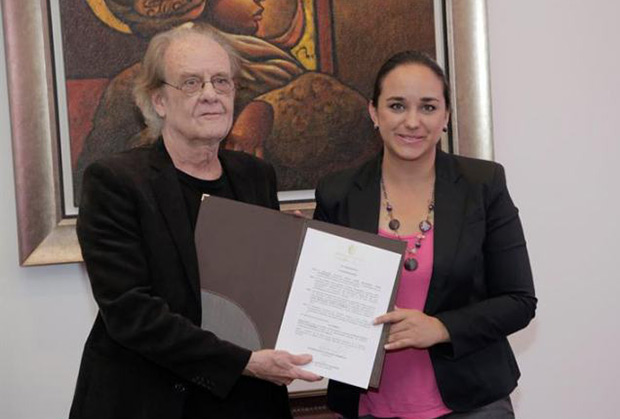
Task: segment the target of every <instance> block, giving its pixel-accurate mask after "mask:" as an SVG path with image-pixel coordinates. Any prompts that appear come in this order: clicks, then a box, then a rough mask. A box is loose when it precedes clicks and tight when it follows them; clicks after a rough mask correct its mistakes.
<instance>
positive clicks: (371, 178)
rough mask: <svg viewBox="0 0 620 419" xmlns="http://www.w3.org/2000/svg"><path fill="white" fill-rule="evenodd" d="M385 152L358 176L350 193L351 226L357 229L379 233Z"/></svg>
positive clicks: (349, 215) (349, 211)
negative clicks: (382, 169) (382, 166)
mask: <svg viewBox="0 0 620 419" xmlns="http://www.w3.org/2000/svg"><path fill="white" fill-rule="evenodd" d="M382 158H383V153H379V154H378V156H377V158H376V159H374V160H371V161H370V162H368V163H367V165H366V166H365V167H364V168H363V169H362V172H361V173H360V175H359V176H357V180H356V181H355V186H356V187H355V188H352V189H351V192H350V194H349V207H348V217H349V226H350V227H351V228H355V229H357V230H362V231H367V232H369V233H373V234H377V233H378V231H379V210H380V205H381V187H380V179H381V160H382Z"/></svg>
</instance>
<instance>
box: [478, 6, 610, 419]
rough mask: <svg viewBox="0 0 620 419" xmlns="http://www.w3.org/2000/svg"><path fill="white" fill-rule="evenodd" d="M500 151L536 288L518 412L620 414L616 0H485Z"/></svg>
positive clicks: (518, 343)
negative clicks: (535, 307) (535, 308)
mask: <svg viewBox="0 0 620 419" xmlns="http://www.w3.org/2000/svg"><path fill="white" fill-rule="evenodd" d="M488 14H489V23H490V30H489V37H490V47H491V51H490V55H491V57H490V58H491V82H492V89H493V112H494V114H493V118H494V125H495V127H494V131H495V145H496V160H498V161H500V162H502V163H504V164H505V166H506V169H507V174H508V182H509V186H510V188H511V191H512V195H513V198H514V200H515V201H516V202H517V204H518V206H519V207H520V209H521V215H522V219H523V222H524V225H525V229H526V236H527V239H528V242H529V249H530V254H531V258H532V265H533V269H534V272H535V278H536V289H537V293H538V297H539V306H538V307H539V308H538V312H537V319H536V320H535V321H534V323H533V324H532V325H531V327H530V328H529V329H526V330H525V331H523V332H521V333H519V334H517V335H516V336H514V338H513V339H512V342H513V343H514V346H515V347H516V350H517V356H518V359H519V361H520V365H521V369H522V372H523V378H522V380H521V382H520V388H519V390H518V392H517V394H516V397H515V399H516V404H517V409H518V410H517V412H518V413H519V415H520V417H523V418H531V419H537V418H592V417H597V418H614V417H618V413H617V411H618V408H617V406H616V404H617V397H618V390H619V389H620V387H619V386H618V384H617V383H618V374H620V361H619V357H618V353H620V333H619V331H620V322H619V319H620V305H619V304H618V303H617V300H618V298H619V297H620V274H619V270H618V263H619V261H620V257H619V255H618V251H619V250H620V246H619V245H618V238H620V223H619V222H618V214H620V194H619V191H620V188H619V187H618V181H619V180H620V164H619V161H618V157H619V156H620V135H619V134H618V132H619V124H618V123H619V119H620V118H619V117H618V115H619V113H620V100H619V98H620V82H619V78H618V77H619V76H620V48H619V47H618V42H619V41H620V25H618V23H617V20H618V17H619V16H620V3H619V2H617V1H613V0H590V1H588V0H580V1H579V0H519V1H504V0H490V1H489V3H488Z"/></svg>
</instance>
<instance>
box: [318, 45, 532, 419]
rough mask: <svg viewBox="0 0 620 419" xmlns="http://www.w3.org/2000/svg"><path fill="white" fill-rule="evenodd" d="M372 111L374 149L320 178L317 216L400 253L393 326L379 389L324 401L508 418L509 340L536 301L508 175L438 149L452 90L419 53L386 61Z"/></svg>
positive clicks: (382, 412) (398, 413)
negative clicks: (379, 145) (400, 244)
mask: <svg viewBox="0 0 620 419" xmlns="http://www.w3.org/2000/svg"><path fill="white" fill-rule="evenodd" d="M369 111H370V115H371V118H372V120H373V122H374V124H375V128H376V129H378V132H379V134H380V136H381V139H382V141H383V150H382V152H381V153H380V154H379V155H377V156H376V157H375V158H374V159H372V160H370V161H369V162H367V163H365V164H364V165H362V166H360V167H358V168H356V169H351V170H347V171H344V172H340V173H337V174H334V175H331V176H329V177H327V178H325V179H323V180H322V181H321V182H320V183H319V186H318V188H317V191H316V201H317V208H316V211H315V218H316V219H319V220H324V221H328V222H331V223H335V224H340V225H345V226H349V227H353V228H357V229H360V230H366V231H369V232H375V233H377V232H378V234H380V235H382V236H385V237H389V238H393V239H397V240H403V241H406V242H407V243H408V250H407V254H406V256H405V263H404V266H403V271H402V277H401V281H400V286H399V290H398V294H397V299H396V306H397V307H396V308H395V310H394V311H392V312H389V313H387V314H384V315H382V316H379V317H378V318H377V320H376V323H377V324H387V325H389V326H390V334H389V338H388V342H387V344H386V346H385V349H386V350H387V354H386V359H385V364H384V368H383V373H382V378H381V384H380V386H379V388H378V389H370V390H368V391H362V390H360V389H358V388H355V387H352V386H348V385H345V384H342V383H338V382H330V385H329V390H328V404H329V405H330V407H331V408H332V409H333V410H335V411H337V412H339V413H341V414H343V415H344V416H345V417H346V418H356V417H369V418H372V417H377V418H392V417H399V418H436V417H443V416H444V415H447V416H446V417H454V418H482V417H485V418H487V417H490V418H504V417H514V414H513V412H512V406H511V404H510V399H509V394H510V392H511V391H512V390H513V389H514V388H515V386H516V385H517V379H518V378H519V370H518V367H517V364H516V362H515V358H514V355H513V353H512V350H511V349H510V346H509V344H508V341H507V339H506V337H507V336H508V335H509V334H511V333H514V332H516V331H517V330H520V329H522V328H524V327H525V326H526V325H527V324H528V323H529V321H530V320H531V319H532V318H533V317H534V311H535V307H536V298H535V296H534V287H533V283H532V275H531V270H530V265H529V260H528V255H527V250H526V247H525V240H524V237H523V231H522V228H521V223H520V221H519V217H518V212H517V209H516V208H515V207H514V205H513V203H512V200H511V198H510V195H509V194H508V191H507V189H506V183H505V178H504V170H503V168H502V166H500V165H499V164H497V163H493V162H488V161H482V160H475V159H470V158H465V157H460V156H455V155H451V154H446V153H444V152H442V151H441V150H439V149H438V147H437V144H438V142H439V139H440V136H441V133H442V131H446V130H447V124H448V121H449V116H450V92H449V87H448V83H447V81H446V78H445V75H444V73H443V71H442V70H441V68H440V67H439V66H438V64H437V63H436V62H435V61H433V60H432V59H431V58H429V57H428V56H427V55H425V54H422V53H419V52H415V51H406V52H402V53H399V54H396V55H395V56H393V57H392V58H390V59H389V60H388V61H387V62H386V63H385V64H384V65H383V67H382V68H381V69H380V71H379V73H378V75H377V78H376V81H375V88H374V94H373V98H372V101H371V103H370V104H369ZM457 412H458V413H457Z"/></svg>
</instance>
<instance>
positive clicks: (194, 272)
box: [151, 143, 200, 302]
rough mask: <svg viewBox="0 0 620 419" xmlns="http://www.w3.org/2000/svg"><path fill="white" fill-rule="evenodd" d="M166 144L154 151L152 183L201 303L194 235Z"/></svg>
mask: <svg viewBox="0 0 620 419" xmlns="http://www.w3.org/2000/svg"><path fill="white" fill-rule="evenodd" d="M163 147H164V146H163V143H161V144H158V145H156V146H155V148H154V149H153V151H152V153H151V167H152V168H153V169H154V170H155V172H156V175H155V176H154V177H153V178H152V179H151V185H152V187H153V192H154V196H155V200H156V201H157V204H158V205H159V208H160V209H161V212H162V214H163V215H164V218H165V220H166V223H167V225H168V230H169V231H170V235H171V236H172V239H173V240H174V243H175V244H176V248H177V250H178V252H179V255H180V257H181V261H182V263H183V267H184V269H185V274H186V277H187V279H188V281H189V282H190V285H191V288H192V290H193V291H194V296H195V297H196V299H197V301H198V302H200V291H199V290H200V280H199V274H198V259H197V256H196V249H195V245H194V235H193V231H192V227H191V224H190V220H189V217H188V212H187V208H186V206H185V200H184V198H183V193H182V191H181V185H180V184H179V181H178V177H177V173H176V169H175V167H174V165H173V164H172V160H171V159H170V157H169V156H168V153H167V152H166V151H165V149H164V148H163Z"/></svg>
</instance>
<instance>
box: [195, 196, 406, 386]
mask: <svg viewBox="0 0 620 419" xmlns="http://www.w3.org/2000/svg"><path fill="white" fill-rule="evenodd" d="M195 242H196V251H197V256H198V265H199V272H200V286H201V298H202V308H203V316H202V319H203V320H202V327H203V328H204V329H205V330H209V331H212V332H213V333H215V334H216V335H217V336H218V337H219V338H221V339H225V340H228V341H230V342H233V343H235V344H237V345H239V346H243V347H246V348H248V349H250V350H258V349H273V348H276V344H277V342H278V340H279V338H278V336H279V334H280V340H281V341H286V342H288V343H286V344H285V346H284V347H281V346H282V345H278V348H279V349H280V348H281V349H286V350H289V351H290V352H292V353H300V351H301V352H303V353H311V354H312V355H313V362H312V363H311V364H309V366H308V368H306V367H304V369H308V370H310V371H312V372H316V373H317V374H319V375H323V376H325V377H327V378H334V379H337V380H339V381H343V382H348V383H349V384H353V385H357V386H359V387H364V388H367V387H368V386H371V387H377V386H378V383H379V379H380V376H381V368H382V365H383V358H384V349H383V344H384V342H385V339H386V338H387V333H388V330H387V329H388V328H387V327H381V326H372V324H371V322H372V318H374V317H376V316H378V315H380V314H383V313H384V312H386V311H389V310H392V309H393V305H394V299H395V296H396V290H397V284H398V280H399V276H400V271H401V269H400V267H401V266H402V259H403V254H404V252H405V249H406V244H405V243H404V242H400V241H396V240H390V239H387V238H384V237H380V236H378V235H375V234H370V233H366V232H362V231H358V230H353V229H349V228H345V227H341V226H336V225H332V224H328V223H324V222H320V221H316V220H309V219H305V218H299V217H294V216H292V215H288V214H284V213H281V212H279V211H274V210H270V209H266V208H263V207H258V206H254V205H249V204H245V203H241V202H237V201H232V200H228V199H224V198H218V197H214V196H205V197H204V198H203V201H202V203H201V206H200V211H199V214H198V220H197V224H196V231H195ZM340 248H342V249H341V250H339V249H340ZM332 259H333V260H332ZM334 263H335V265H334ZM374 271H376V272H374ZM373 281H379V282H377V283H375V282H373ZM289 297H290V300H291V301H290V302H289ZM287 302H289V304H288V306H287ZM285 311H286V313H285ZM364 316H366V317H364ZM285 318H286V319H287V321H286V322H285V324H283V319H285ZM343 322H344V323H343ZM281 328H282V331H281ZM357 328H359V330H357ZM366 334H368V335H366ZM283 336H284V337H283ZM373 336H374V337H373ZM375 338H376V339H375ZM373 339H374V340H373ZM304 342H305V343H304ZM308 342H309V343H308ZM360 342H361V343H360ZM297 344H301V345H302V347H300V348H291V347H290V346H291V345H292V346H297ZM303 344H307V345H309V346H308V347H309V348H310V349H308V347H304V346H303ZM366 344H368V345H371V347H370V348H365V349H364V350H365V351H366V352H368V351H372V354H370V355H371V356H370V358H368V359H370V362H367V364H368V369H369V371H368V373H367V374H365V375H364V374H362V375H361V377H357V376H356V377H351V378H349V377H348V372H347V371H349V370H352V369H355V370H356V373H357V372H358V371H359V370H360V365H359V363H364V362H360V358H356V356H358V355H359V356H363V355H360V354H355V353H354V352H356V351H357V350H358V349H359V348H358V347H360V348H361V346H363V345H366ZM362 359H366V358H362ZM351 363H353V365H352V364H351ZM321 368H323V369H321ZM362 369H363V368H362Z"/></svg>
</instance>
